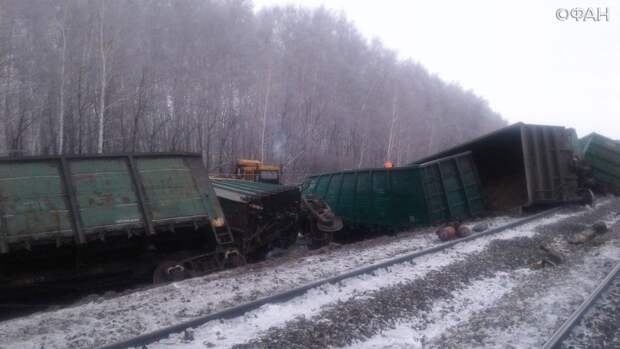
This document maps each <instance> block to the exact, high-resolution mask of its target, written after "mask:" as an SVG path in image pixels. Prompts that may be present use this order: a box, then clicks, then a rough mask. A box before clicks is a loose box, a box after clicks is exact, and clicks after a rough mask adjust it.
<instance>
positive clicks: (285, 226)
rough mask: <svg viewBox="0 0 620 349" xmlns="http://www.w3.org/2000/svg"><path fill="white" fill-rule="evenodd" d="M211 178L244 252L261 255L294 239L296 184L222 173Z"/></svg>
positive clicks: (297, 201)
mask: <svg viewBox="0 0 620 349" xmlns="http://www.w3.org/2000/svg"><path fill="white" fill-rule="evenodd" d="M211 182H212V183H213V188H214V190H215V193H216V195H217V196H218V198H219V200H220V203H221V205H222V209H223V210H224V214H225V215H226V218H227V221H228V223H229V224H230V228H231V229H232V230H233V233H234V235H235V238H236V240H237V241H238V244H239V246H240V248H241V251H242V253H243V254H244V255H247V256H248V257H250V258H251V259H261V258H262V257H263V255H264V254H265V253H266V252H267V251H268V250H269V248H271V247H281V248H287V247H289V246H290V245H292V244H293V243H295V241H296V240H297V234H298V232H299V228H298V221H299V218H300V217H299V216H300V204H301V193H300V191H299V188H297V187H294V186H286V185H280V184H271V183H261V182H253V181H246V180H241V179H231V178H221V177H212V178H211Z"/></svg>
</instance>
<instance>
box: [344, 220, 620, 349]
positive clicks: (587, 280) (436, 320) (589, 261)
mask: <svg viewBox="0 0 620 349" xmlns="http://www.w3.org/2000/svg"><path fill="white" fill-rule="evenodd" d="M602 221H603V222H605V223H606V224H607V226H608V227H613V229H615V230H616V234H617V231H618V229H620V215H618V213H617V212H616V213H612V214H610V215H608V216H607V217H605V218H603V219H602ZM618 262H620V244H618V240H616V239H612V240H609V241H607V242H606V243H604V244H603V245H601V246H600V247H597V248H594V249H592V250H590V251H588V252H587V253H586V254H585V255H584V256H583V257H582V258H579V259H577V261H576V262H571V261H569V263H568V265H562V266H561V267H557V268H553V269H550V270H545V273H546V274H539V273H541V272H540V271H532V270H529V269H518V270H517V271H516V272H515V273H511V274H507V273H498V274H496V275H495V276H493V277H492V278H488V279H483V280H479V281H476V282H474V283H472V284H471V285H469V286H468V287H467V288H465V289H463V290H461V291H456V292H454V293H453V296H454V297H453V298H450V299H448V300H441V301H437V302H436V303H435V304H433V307H432V310H431V311H430V312H428V314H420V316H416V317H415V318H413V319H408V320H406V321H401V322H400V323H399V324H398V325H397V326H395V328H393V329H390V330H386V331H383V332H382V333H379V334H377V335H375V336H374V337H372V338H370V339H369V340H367V341H364V342H361V343H355V344H353V345H352V346H350V348H366V349H370V348H393V349H396V348H443V347H449V348H456V347H480V348H502V349H503V348H538V347H541V346H542V345H543V344H544V343H545V341H546V340H547V339H548V338H549V337H550V336H551V335H552V333H553V331H554V330H555V329H557V328H558V327H559V326H560V325H561V324H562V323H563V322H564V321H565V320H566V318H567V317H568V316H569V315H570V314H571V313H572V312H573V311H574V309H576V308H577V306H578V305H579V304H580V303H581V302H582V301H583V300H584V299H585V298H586V297H588V295H589V294H590V292H592V290H593V289H594V288H596V286H597V285H598V284H599V283H600V281H601V280H602V279H603V278H604V277H605V275H606V274H607V272H609V270H611V268H613V266H614V265H615V264H616V263H618ZM464 333H465V335H464ZM472 335H474V336H475V337H477V338H475V339H474V341H473V342H471V341H468V340H471V339H472V338H471V336H472ZM446 338H448V339H447V340H446ZM459 338H465V340H466V341H464V342H460V340H459Z"/></svg>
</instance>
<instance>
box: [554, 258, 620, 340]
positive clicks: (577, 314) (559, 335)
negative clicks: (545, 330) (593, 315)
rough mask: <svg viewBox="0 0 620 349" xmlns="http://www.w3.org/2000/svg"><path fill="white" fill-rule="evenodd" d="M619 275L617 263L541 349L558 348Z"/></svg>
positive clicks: (619, 264)
mask: <svg viewBox="0 0 620 349" xmlns="http://www.w3.org/2000/svg"><path fill="white" fill-rule="evenodd" d="M619 274H620V263H618V264H617V265H616V266H615V267H614V268H613V269H612V270H611V272H609V274H607V276H606V277H605V278H604V279H603V281H601V282H600V283H599V284H598V286H597V287H596V288H595V289H594V291H592V293H590V296H589V297H588V298H587V299H586V300H584V301H583V303H581V305H579V307H578V308H577V309H576V310H575V311H574V312H573V313H572V314H571V315H570V317H569V318H568V319H567V320H566V321H564V323H563V324H562V326H560V327H559V328H558V329H557V330H556V331H555V332H554V333H553V335H552V336H551V338H549V340H547V342H546V343H545V345H544V346H543V349H555V348H559V347H560V345H561V344H562V342H563V341H564V340H565V339H566V337H567V336H568V335H569V334H570V333H571V331H572V329H573V328H574V327H575V326H576V325H577V324H578V323H579V320H581V318H583V316H584V315H585V314H586V312H587V311H588V310H589V309H590V308H591V307H592V305H594V304H595V303H596V301H597V300H598V299H599V298H600V296H601V295H602V294H603V292H604V291H605V290H606V289H607V287H609V285H611V283H612V282H613V281H614V279H615V278H616V277H617V276H618V275H619Z"/></svg>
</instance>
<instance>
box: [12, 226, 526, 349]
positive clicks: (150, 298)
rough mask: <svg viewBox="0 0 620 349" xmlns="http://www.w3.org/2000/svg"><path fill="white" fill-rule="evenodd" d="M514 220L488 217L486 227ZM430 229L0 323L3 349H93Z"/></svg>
mask: <svg viewBox="0 0 620 349" xmlns="http://www.w3.org/2000/svg"><path fill="white" fill-rule="evenodd" d="M514 220H515V218H509V217H497V218H493V219H489V220H487V221H488V222H489V223H490V226H491V227H494V226H498V225H503V224H507V223H509V222H511V221H514ZM430 231H432V229H427V230H426V231H425V230H418V231H416V232H415V233H403V234H399V235H398V236H395V237H379V238H376V239H372V240H366V241H361V242H359V243H355V244H350V245H344V246H342V247H340V248H327V249H323V250H321V251H315V252H310V253H306V255H303V254H302V255H301V256H298V255H295V253H293V254H292V255H291V256H287V257H283V258H279V259H276V260H273V261H268V262H264V263H258V264H254V265H249V266H247V267H243V268H238V269H234V270H230V271H226V272H222V273H218V274H212V275H208V276H205V277H200V278H195V279H191V280H185V281H182V282H178V283H173V284H169V285H166V286H162V287H156V288H149V289H144V290H141V291H138V292H133V293H130V294H126V295H122V296H118V297H114V298H110V299H105V298H103V297H100V298H97V299H95V300H93V301H89V302H88V303H85V304H81V305H76V306H72V307H68V308H64V309H60V310H57V311H48V312H43V313H38V314H34V315H31V316H27V317H23V318H19V319H14V320H10V321H5V322H2V323H0V348H2V349H8V348H34V349H40V348H41V347H44V348H45V349H53V348H63V349H64V348H90V347H96V346H101V345H104V344H109V343H114V342H117V341H120V340H123V339H126V338H129V337H132V336H136V335H139V334H142V333H145V332H150V331H154V330H157V329H159V328H162V327H165V326H170V325H172V324H176V323H179V322H183V321H187V320H190V319H193V318H195V317H198V316H201V315H204V314H209V313H212V312H215V311H218V310H221V309H224V308H227V307H230V306H232V305H235V304H239V303H242V302H247V301H251V300H254V299H256V298H259V297H264V296H267V295H270V294H274V293H277V292H280V291H283V290H287V289H290V288H293V287H296V286H299V285H302V284H306V283H308V282H311V281H314V280H317V279H321V278H325V277H329V276H333V275H336V274H340V273H342V272H345V271H347V270H350V269H353V268H356V267H359V266H362V265H368V264H373V263H377V262H381V261H383V260H386V259H389V258H393V257H396V256H399V255H403V254H407V253H411V252H413V251H416V250H422V249H425V248H428V247H429V246H432V245H434V244H436V243H437V240H436V237H435V235H434V234H425V233H428V232H430Z"/></svg>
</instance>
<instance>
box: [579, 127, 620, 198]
mask: <svg viewBox="0 0 620 349" xmlns="http://www.w3.org/2000/svg"><path fill="white" fill-rule="evenodd" d="M577 147H578V148H577V152H578V154H579V155H580V157H581V158H582V159H584V160H585V161H587V162H588V164H589V165H590V167H591V173H592V177H594V179H595V181H596V182H597V185H598V186H599V187H603V188H600V189H602V190H603V191H613V192H615V193H620V142H618V141H614V140H613V139H610V138H607V137H605V136H602V135H600V134H597V133H591V134H589V135H587V136H585V137H583V138H581V139H580V140H579V142H578V145H577Z"/></svg>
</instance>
